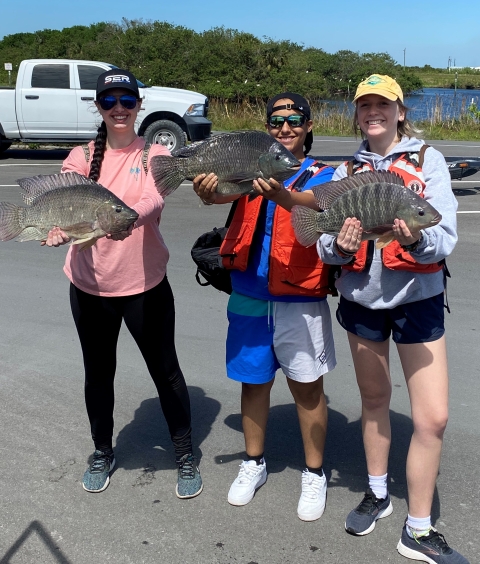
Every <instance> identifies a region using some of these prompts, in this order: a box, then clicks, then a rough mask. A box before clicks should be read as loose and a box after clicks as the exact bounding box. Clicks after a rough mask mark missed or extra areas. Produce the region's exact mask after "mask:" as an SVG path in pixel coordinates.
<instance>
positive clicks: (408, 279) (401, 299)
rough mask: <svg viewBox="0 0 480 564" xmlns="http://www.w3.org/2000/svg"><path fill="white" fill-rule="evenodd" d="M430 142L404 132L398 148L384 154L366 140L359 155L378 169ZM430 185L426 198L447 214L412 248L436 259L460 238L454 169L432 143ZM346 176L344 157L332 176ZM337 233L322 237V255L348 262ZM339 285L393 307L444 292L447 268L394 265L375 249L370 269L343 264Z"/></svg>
mask: <svg viewBox="0 0 480 564" xmlns="http://www.w3.org/2000/svg"><path fill="white" fill-rule="evenodd" d="M424 144H425V142H424V141H423V140H421V139H417V138H415V137H411V138H409V137H407V136H404V137H403V138H402V140H401V141H400V143H398V144H397V145H396V146H395V147H394V148H393V150H392V151H391V152H390V153H388V154H387V155H386V156H384V157H382V156H381V155H377V154H376V153H372V152H370V151H369V149H368V142H367V141H366V140H365V141H363V143H362V144H361V145H360V148H359V150H358V151H357V152H356V153H355V155H354V158H355V159H356V160H357V161H359V162H362V163H369V164H370V165H371V166H372V168H373V169H374V170H388V167H389V166H390V165H391V164H392V163H393V162H394V161H395V160H396V159H398V158H399V157H400V156H401V155H402V154H403V153H405V152H418V151H419V150H420V148H421V147H422V145H424ZM422 171H423V175H424V178H425V183H426V188H425V191H424V197H425V200H427V201H428V202H429V203H430V204H432V206H433V207H434V208H435V209H437V210H438V211H439V212H440V213H441V214H442V220H441V221H440V223H438V224H437V225H435V226H434V227H428V228H426V229H422V235H423V239H422V241H421V243H420V245H419V246H418V247H417V249H416V250H415V251H413V252H412V253H411V255H412V257H413V258H415V260H416V261H417V262H419V263H422V264H432V263H436V262H438V261H440V260H442V259H444V258H446V257H447V256H448V255H449V254H450V253H451V252H452V251H453V249H454V247H455V244H456V242H457V216H456V211H457V207H458V202H457V200H456V198H455V196H454V195H453V192H452V187H451V181H450V174H449V172H448V168H447V165H446V162H445V159H444V157H443V155H442V154H441V153H440V152H439V151H437V150H436V149H434V148H433V147H429V148H428V149H427V150H426V151H425V157H424V163H423V166H422ZM346 176H347V167H346V165H345V163H343V164H341V165H340V166H339V167H338V168H337V170H336V171H335V173H334V175H333V178H332V180H340V179H341V178H345V177H346ZM334 241H335V237H333V236H331V235H322V236H321V237H320V239H319V241H318V243H317V249H318V252H319V255H320V258H321V259H322V261H323V262H325V263H327V264H338V265H343V264H347V263H348V262H349V260H350V259H349V258H342V257H340V256H339V255H338V254H337V253H336V252H335V249H334V245H333V243H334ZM336 286H337V289H338V291H339V292H340V293H341V294H342V296H343V297H344V298H345V299H347V300H350V301H353V302H356V303H358V304H360V305H362V306H364V307H367V308H369V309H391V308H394V307H396V306H398V305H400V304H405V303H411V302H417V301H419V300H424V299H426V298H431V297H433V296H437V295H438V294H440V293H442V292H443V291H444V289H445V280H444V273H443V271H439V272H434V273H428V274H423V273H417V272H408V271H405V270H390V269H388V268H386V267H385V266H384V265H383V263H382V256H381V251H380V250H379V249H375V253H374V256H373V260H372V264H371V266H370V268H369V269H368V270H364V271H362V272H352V271H348V270H346V269H342V274H341V276H340V278H339V279H338V280H337V282H336Z"/></svg>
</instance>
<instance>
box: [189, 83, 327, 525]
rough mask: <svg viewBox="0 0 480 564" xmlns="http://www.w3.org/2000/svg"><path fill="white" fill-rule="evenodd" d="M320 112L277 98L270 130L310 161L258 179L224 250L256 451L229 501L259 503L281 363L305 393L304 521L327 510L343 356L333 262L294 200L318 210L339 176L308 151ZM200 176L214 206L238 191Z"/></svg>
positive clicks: (232, 359)
mask: <svg viewBox="0 0 480 564" xmlns="http://www.w3.org/2000/svg"><path fill="white" fill-rule="evenodd" d="M310 114H311V112H310V106H309V104H308V102H307V100H305V98H303V97H302V96H299V95H298V94H295V93H292V92H284V93H282V94H279V95H277V96H275V97H274V98H272V99H271V100H270V101H269V102H268V104H267V123H266V128H267V131H268V132H269V133H270V135H272V136H273V137H275V138H276V139H277V140H278V141H279V142H280V143H282V144H283V145H284V146H285V147H287V149H289V150H290V151H291V152H292V153H293V154H294V155H295V156H296V157H297V159H298V160H299V161H301V168H300V170H299V171H298V172H297V173H296V174H295V175H294V176H293V177H292V178H291V179H289V180H287V181H286V182H285V183H284V186H282V185H280V184H279V183H277V182H275V181H274V180H273V179H270V180H269V182H268V183H267V182H266V181H264V180H263V179H259V180H256V181H254V186H255V189H256V191H257V192H258V193H259V194H261V195H262V196H263V197H261V198H260V197H257V198H250V197H249V196H243V197H241V198H240V199H239V201H238V202H237V207H236V211H235V215H234V217H233V220H232V223H231V227H230V229H229V232H228V234H227V236H226V238H225V241H224V244H223V246H222V248H221V250H220V253H221V254H225V255H228V256H233V257H235V258H234V259H233V262H232V264H230V265H229V266H230V267H231V268H232V271H231V278H232V287H233V292H232V295H231V297H230V300H229V303H228V320H229V329H228V336H227V375H228V377H229V378H232V379H233V380H236V381H238V382H241V384H242V397H241V410H242V425H243V432H244V437H245V450H246V458H245V460H244V461H243V462H242V463H241V464H240V471H239V473H238V476H237V477H236V479H235V480H234V482H233V483H232V485H231V487H230V490H229V492H228V501H229V503H230V504H232V505H236V506H238V505H245V504H247V503H249V502H250V501H251V500H252V498H253V497H254V495H255V491H256V490H257V489H258V488H259V487H260V486H262V485H263V484H264V483H265V481H266V479H267V465H266V461H265V456H264V447H265V433H266V427H267V420H268V413H269V408H270V390H271V388H272V385H273V382H274V379H275V373H276V371H277V369H278V368H281V369H282V371H283V372H284V374H285V375H286V376H287V383H288V386H289V388H290V391H291V393H292V395H293V398H294V400H295V404H296V407H297V413H298V418H299V423H300V429H301V433H302V439H303V446H304V450H305V463H306V467H305V470H304V471H303V473H302V493H301V496H300V499H299V502H298V506H297V514H298V517H299V518H300V519H302V520H304V521H314V520H316V519H319V518H320V517H321V515H322V514H323V512H324V509H325V501H326V491H327V481H326V478H325V474H324V473H323V468H322V464H323V451H324V446H325V435H326V430H327V405H326V399H325V394H324V391H323V375H324V374H326V373H327V372H329V371H330V370H332V369H333V368H334V366H335V364H336V360H335V350H334V343H333V334H332V325H331V318H330V310H329V307H328V304H327V301H326V295H327V293H328V292H329V289H328V267H327V266H325V265H324V264H323V263H322V262H321V261H320V259H319V257H318V254H317V252H316V249H315V247H312V248H310V249H306V248H304V247H301V245H300V244H299V243H298V241H296V239H295V235H294V233H293V229H292V227H291V223H290V210H291V208H292V207H293V206H294V205H296V204H301V205H305V206H308V207H311V208H313V209H318V208H317V205H316V203H315V198H314V196H313V193H312V191H311V190H309V187H310V186H312V185H317V184H322V183H323V182H328V181H329V180H330V179H331V177H332V174H333V169H332V168H331V167H327V166H325V165H324V164H322V163H320V162H318V161H317V160H316V159H315V158H313V157H309V156H307V155H308V152H309V150H310V148H311V146H312V142H313V136H312V127H313V123H312V120H311V115H310ZM193 184H194V190H195V192H196V193H197V194H198V195H199V196H200V197H201V198H202V200H203V201H204V203H206V204H213V203H216V204H220V203H226V202H229V201H232V200H233V199H234V198H232V197H228V196H223V195H221V194H217V193H216V192H215V188H216V186H217V178H216V177H215V176H214V175H213V174H210V175H200V176H199V177H197V178H196V179H195V180H194V182H193ZM246 226H248V227H251V229H247V230H245V229H244V227H246ZM246 231H248V232H249V233H252V234H253V235H252V236H251V237H249V236H247V235H245V232H246Z"/></svg>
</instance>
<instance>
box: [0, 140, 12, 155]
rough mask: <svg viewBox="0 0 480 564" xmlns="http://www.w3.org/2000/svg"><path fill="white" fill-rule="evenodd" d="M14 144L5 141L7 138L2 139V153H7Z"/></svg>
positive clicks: (0, 147) (0, 142)
mask: <svg viewBox="0 0 480 564" xmlns="http://www.w3.org/2000/svg"><path fill="white" fill-rule="evenodd" d="M11 144H12V142H11V141H7V140H6V139H5V137H0V153H3V151H6V150H7V149H8V148H9V147H10V145H11Z"/></svg>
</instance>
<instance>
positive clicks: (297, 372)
mask: <svg viewBox="0 0 480 564" xmlns="http://www.w3.org/2000/svg"><path fill="white" fill-rule="evenodd" d="M227 316H228V321H229V324H228V332H227V347H226V349H227V350H226V356H227V376H228V377H229V378H231V379H232V380H237V381H239V382H243V383H245V384H265V383H266V382H269V381H270V380H272V378H274V377H275V372H276V371H277V370H278V369H279V368H281V369H282V371H283V373H284V374H285V376H287V378H290V379H291V380H295V381H297V382H314V381H316V380H318V378H319V377H320V376H323V375H324V374H326V373H327V372H330V371H331V370H333V368H334V367H335V364H336V359H335V346H334V342H333V331H332V321H331V316H330V309H329V306H328V303H327V300H325V299H324V300H319V301H308V302H268V301H264V300H258V299H255V298H250V297H248V296H244V295H242V294H238V293H237V292H232V295H231V296H230V299H229V301H228V308H227Z"/></svg>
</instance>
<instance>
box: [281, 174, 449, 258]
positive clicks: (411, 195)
mask: <svg viewBox="0 0 480 564" xmlns="http://www.w3.org/2000/svg"><path fill="white" fill-rule="evenodd" d="M312 191H313V193H314V195H315V198H316V200H317V204H318V206H319V208H320V211H315V210H313V209H310V208H306V207H304V206H294V207H293V208H292V214H291V221H292V225H293V229H294V231H295V236H296V238H297V239H298V241H299V242H300V243H301V244H302V245H304V246H305V247H309V246H310V245H313V244H314V243H316V241H317V240H318V239H319V237H320V235H321V234H322V233H328V234H330V235H338V233H339V232H340V230H341V228H342V226H343V224H344V222H345V220H346V219H347V217H355V218H357V219H358V220H360V221H361V224H362V229H363V233H362V240H371V239H378V241H377V243H376V246H377V248H382V247H385V246H386V245H388V244H389V243H390V242H391V241H393V239H394V237H393V229H392V226H393V222H394V220H395V219H403V220H404V221H405V223H406V225H407V227H408V228H409V229H410V231H418V230H420V229H424V228H426V227H432V226H433V225H436V224H437V223H439V222H440V220H441V219H442V216H441V215H440V213H439V212H438V211H437V210H436V209H435V208H434V207H433V206H432V205H431V204H429V203H428V202H427V201H426V200H425V199H424V198H422V197H420V196H419V195H418V194H416V193H415V192H413V191H412V190H410V189H408V188H406V187H405V186H404V184H403V180H402V178H400V176H398V175H396V174H393V173H391V172H386V171H383V172H364V173H361V174H356V175H354V176H349V177H347V178H344V179H342V180H339V181H337V182H327V183H325V184H322V185H321V186H315V187H313V188H312Z"/></svg>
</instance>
